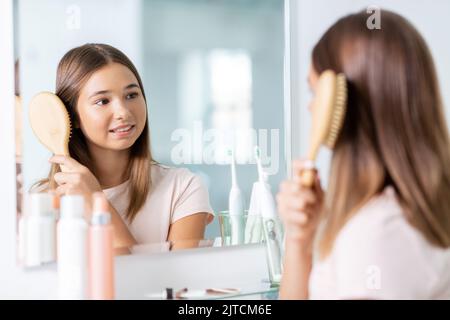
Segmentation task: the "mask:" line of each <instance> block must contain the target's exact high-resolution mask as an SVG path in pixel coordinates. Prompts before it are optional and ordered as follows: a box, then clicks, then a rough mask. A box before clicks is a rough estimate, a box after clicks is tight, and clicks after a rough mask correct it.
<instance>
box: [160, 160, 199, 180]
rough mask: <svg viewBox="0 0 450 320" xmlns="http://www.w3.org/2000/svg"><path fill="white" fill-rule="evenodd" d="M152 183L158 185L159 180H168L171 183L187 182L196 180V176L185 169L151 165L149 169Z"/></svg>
mask: <svg viewBox="0 0 450 320" xmlns="http://www.w3.org/2000/svg"><path fill="white" fill-rule="evenodd" d="M151 177H152V183H158V182H160V181H161V180H170V181H172V182H177V183H180V182H189V181H190V180H192V179H196V178H197V176H196V175H195V174H194V173H192V172H191V171H190V170H189V169H187V168H178V167H170V166H167V165H163V164H160V163H155V164H152V167H151Z"/></svg>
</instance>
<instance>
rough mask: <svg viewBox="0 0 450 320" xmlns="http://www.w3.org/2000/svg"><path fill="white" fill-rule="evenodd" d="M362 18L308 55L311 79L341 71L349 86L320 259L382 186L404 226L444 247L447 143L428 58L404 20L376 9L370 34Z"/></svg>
mask: <svg viewBox="0 0 450 320" xmlns="http://www.w3.org/2000/svg"><path fill="white" fill-rule="evenodd" d="M367 19H368V15H367V14H366V12H365V11H362V12H359V13H356V14H352V15H349V16H346V17H344V18H342V19H340V20H339V21H337V22H336V23H335V24H334V25H333V26H332V27H330V29H328V31H327V32H326V33H325V34H324V35H323V37H322V38H321V39H320V40H319V42H318V43H317V45H316V46H315V48H314V50H313V54H312V65H313V68H314V69H315V71H316V72H317V73H319V74H320V73H321V72H322V71H324V70H326V69H331V70H334V71H335V72H343V73H344V74H345V76H346V78H347V83H348V105H347V113H346V116H345V119H344V125H343V128H342V130H341V132H340V134H339V136H338V139H337V142H336V146H335V150H334V154H333V161H332V168H331V175H330V184H329V190H328V191H329V192H328V195H327V201H326V205H325V213H326V224H325V231H324V236H323V238H322V241H321V251H322V253H323V254H327V253H328V252H329V251H330V250H331V247H332V244H333V241H334V239H335V238H336V236H337V233H338V232H339V230H340V229H341V228H342V226H343V225H344V224H345V222H346V221H348V219H349V218H350V217H351V215H352V214H353V213H355V212H356V211H357V210H358V209H359V208H360V207H361V206H363V205H364V204H365V203H366V202H367V201H368V200H369V199H371V198H372V197H373V196H375V195H377V194H378V193H380V192H381V191H382V190H383V189H384V187H386V186H387V185H391V186H393V187H394V189H395V190H396V192H397V195H398V198H399V201H400V203H401V205H402V207H403V209H404V211H405V214H406V216H407V218H408V220H409V222H410V223H411V224H412V225H414V226H415V227H416V228H418V229H419V230H420V231H421V232H422V234H423V235H424V236H425V237H426V238H427V239H428V241H429V242H431V243H433V244H435V245H438V246H441V247H448V246H450V197H449V195H450V169H449V167H448V164H449V163H450V152H449V146H450V144H449V139H448V131H447V126H446V123H445V120H444V119H445V118H444V112H443V106H442V101H441V98H440V92H439V86H438V81H437V77H436V72H435V67H434V64H433V60H432V57H431V54H430V52H429V50H428V47H427V45H426V43H425V41H424V39H423V38H422V37H421V35H420V34H419V33H418V31H417V30H416V29H415V28H414V27H413V26H412V25H411V24H410V23H409V22H408V21H407V20H406V19H404V18H403V17H401V16H399V15H397V14H395V13H393V12H389V11H385V10H382V11H381V29H373V30H371V29H369V28H368V27H367V26H366V21H367ZM331 209H332V211H333V212H332V213H331ZM328 213H329V214H328Z"/></svg>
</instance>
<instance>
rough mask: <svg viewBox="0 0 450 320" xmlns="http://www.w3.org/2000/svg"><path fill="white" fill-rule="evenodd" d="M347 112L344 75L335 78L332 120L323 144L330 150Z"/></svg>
mask: <svg viewBox="0 0 450 320" xmlns="http://www.w3.org/2000/svg"><path fill="white" fill-rule="evenodd" d="M346 110H347V81H346V79H345V76H344V74H342V73H340V74H338V75H337V76H336V98H335V104H334V107H333V113H332V119H331V122H330V128H329V132H328V135H327V137H326V139H325V141H324V144H325V145H326V146H327V147H329V148H330V149H332V148H334V145H335V144H336V140H337V137H338V135H339V132H340V130H341V128H342V125H343V123H344V117H345V112H346Z"/></svg>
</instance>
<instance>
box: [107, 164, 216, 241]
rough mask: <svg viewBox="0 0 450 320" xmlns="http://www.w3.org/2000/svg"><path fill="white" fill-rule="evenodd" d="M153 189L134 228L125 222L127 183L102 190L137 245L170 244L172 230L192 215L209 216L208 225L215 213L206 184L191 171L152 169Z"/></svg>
mask: <svg viewBox="0 0 450 320" xmlns="http://www.w3.org/2000/svg"><path fill="white" fill-rule="evenodd" d="M151 180H152V186H151V189H150V192H149V194H148V196H147V200H146V201H145V203H144V205H143V207H142V208H141V209H140V210H139V212H138V213H137V215H136V217H135V218H134V220H133V222H132V223H131V224H129V223H128V221H127V220H126V219H125V213H126V209H127V207H128V201H129V200H128V199H129V198H128V181H126V182H124V183H122V184H120V185H118V186H116V187H113V188H109V189H105V190H103V192H104V193H105V195H106V197H107V199H108V200H109V202H110V203H111V205H112V206H113V207H114V208H115V209H116V210H117V212H118V213H119V215H120V216H121V217H122V219H123V220H124V222H125V223H126V225H127V226H128V229H129V230H130V232H131V234H132V235H133V237H134V238H135V239H136V241H137V242H138V244H145V243H158V242H164V241H166V240H167V236H168V232H169V227H170V225H171V224H172V223H174V222H175V221H177V220H179V219H181V218H184V217H187V216H189V215H192V214H195V213H199V212H207V213H209V220H208V221H209V222H211V221H212V219H213V217H214V216H213V210H212V209H211V206H210V203H209V195H208V190H207V188H206V187H205V186H204V184H203V181H202V180H201V179H200V178H199V177H198V176H196V175H194V174H193V173H191V172H190V171H189V170H188V169H185V168H169V167H166V166H163V165H160V164H154V165H152V166H151Z"/></svg>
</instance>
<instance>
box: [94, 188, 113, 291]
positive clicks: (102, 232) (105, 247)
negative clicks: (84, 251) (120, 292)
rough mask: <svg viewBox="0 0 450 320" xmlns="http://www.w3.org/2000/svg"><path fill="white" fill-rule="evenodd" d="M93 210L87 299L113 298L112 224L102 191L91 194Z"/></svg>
mask: <svg viewBox="0 0 450 320" xmlns="http://www.w3.org/2000/svg"><path fill="white" fill-rule="evenodd" d="M93 200H94V206H93V208H94V210H93V212H92V218H91V225H90V226H89V237H88V239H89V241H88V244H89V257H88V266H89V268H88V270H89V273H88V284H89V285H88V287H89V290H88V292H89V299H92V300H112V299H114V248H113V231H114V229H113V225H112V224H111V214H110V212H109V206H108V201H107V200H106V198H105V196H104V194H103V193H102V192H96V193H94V195H93Z"/></svg>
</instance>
